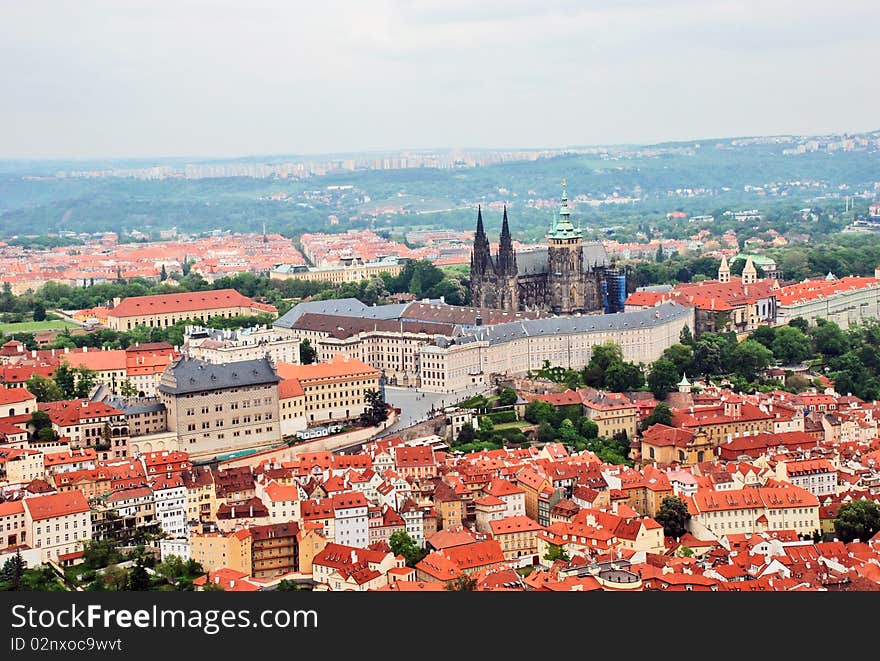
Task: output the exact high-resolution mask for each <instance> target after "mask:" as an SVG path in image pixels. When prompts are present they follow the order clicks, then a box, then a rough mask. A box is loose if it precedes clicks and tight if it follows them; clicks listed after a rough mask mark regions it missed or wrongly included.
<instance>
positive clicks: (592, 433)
mask: <svg viewBox="0 0 880 661" xmlns="http://www.w3.org/2000/svg"><path fill="white" fill-rule="evenodd" d="M580 431H581V436H583V437H584V438H586V439H588V440H589V439H593V438H599V425H597V424H596V423H595V422H594V421H593V420H590V419H589V418H588V417H586V416H584V417H583V418H581V424H580Z"/></svg>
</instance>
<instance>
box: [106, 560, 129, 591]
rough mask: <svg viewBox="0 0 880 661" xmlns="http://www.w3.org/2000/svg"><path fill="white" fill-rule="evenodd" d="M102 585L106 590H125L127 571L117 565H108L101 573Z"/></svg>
mask: <svg viewBox="0 0 880 661" xmlns="http://www.w3.org/2000/svg"><path fill="white" fill-rule="evenodd" d="M102 579H103V581H104V585H105V586H106V587H107V589H108V590H114V591H117V592H118V591H120V590H125V588H126V587H127V586H128V572H127V571H126V570H125V569H124V568H122V567H120V566H119V565H110V566H109V567H107V569H105V570H104V573H103V574H102Z"/></svg>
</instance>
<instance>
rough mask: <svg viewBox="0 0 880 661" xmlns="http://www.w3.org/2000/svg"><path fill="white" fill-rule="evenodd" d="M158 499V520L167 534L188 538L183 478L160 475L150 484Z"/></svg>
mask: <svg viewBox="0 0 880 661" xmlns="http://www.w3.org/2000/svg"><path fill="white" fill-rule="evenodd" d="M150 486H152V488H153V494H154V496H155V499H156V520H157V521H158V522H159V527H160V528H161V529H162V532H164V533H165V534H166V535H168V536H170V537H176V538H186V537H187V536H188V534H189V531H188V528H187V525H186V486H185V485H184V483H183V478H181V477H180V476H178V475H175V476H173V477H160V478H157V479H156V480H154V481H153V482H152V484H151V485H150Z"/></svg>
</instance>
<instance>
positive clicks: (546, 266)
mask: <svg viewBox="0 0 880 661" xmlns="http://www.w3.org/2000/svg"><path fill="white" fill-rule="evenodd" d="M625 290H626V281H625V277H624V275H623V274H622V273H619V272H618V271H617V269H614V268H613V267H612V266H610V265H609V261H608V255H607V253H606V252H605V247H604V246H603V245H602V244H601V243H598V242H588V243H584V239H583V232H582V231H581V229H580V228H579V227H575V226H574V225H573V224H572V222H571V211H570V209H569V207H568V194H567V192H566V189H565V182H563V184H562V205H561V206H560V209H559V215H558V217H556V218H554V220H553V225H552V227H551V228H550V232H549V233H548V234H547V248H543V249H538V250H533V251H529V252H522V253H519V254H517V253H516V252H515V251H514V250H513V242H512V240H511V238H510V227H509V226H508V221H507V208H506V207H505V209H504V218H503V221H502V225H501V240H500V243H499V247H498V254H497V255H492V254H491V252H490V250H489V239H488V237H487V236H486V231H485V229H484V228H483V213H482V209H479V210H478V211H477V232H476V235H475V237H474V248H473V252H472V254H471V272H470V296H471V305H473V306H475V307H480V308H498V309H501V310H510V311H519V310H542V311H546V312H551V313H553V314H577V313H582V312H593V311H605V312H619V311H620V310H622V309H623V304H624V300H625V298H626V291H625Z"/></svg>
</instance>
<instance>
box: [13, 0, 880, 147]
mask: <svg viewBox="0 0 880 661" xmlns="http://www.w3.org/2000/svg"><path fill="white" fill-rule="evenodd" d="M849 4H850V6H849V7H847V8H846V9H845V10H843V9H841V8H840V7H839V6H836V5H832V4H831V3H827V2H822V1H817V2H811V3H809V5H810V6H809V8H808V9H809V11H807V10H804V11H799V12H798V14H797V15H793V14H792V12H791V7H790V5H789V3H785V2H772V3H761V4H758V3H745V4H744V5H739V6H733V5H732V4H730V3H727V2H712V3H693V2H691V1H690V0H680V1H676V2H672V3H663V4H662V5H660V4H659V3H654V2H628V3H625V4H622V5H620V4H617V5H616V6H614V7H612V8H605V7H601V6H600V5H599V4H598V3H573V2H566V1H558V2H551V3H540V4H537V3H532V2H517V3H515V4H513V5H510V4H509V3H495V2H490V3H480V6H479V7H470V6H469V5H468V4H467V3H458V2H453V3H448V2H446V3H442V4H441V3H436V2H425V3H419V4H418V5H408V4H403V3H397V2H384V3H379V4H372V3H371V5H370V6H369V7H368V8H364V7H360V6H358V5H355V4H352V3H346V2H342V1H339V2H333V3H329V4H327V5H326V6H324V7H322V8H315V7H309V8H308V10H305V8H304V7H303V6H301V5H296V4H295V3H294V4H293V5H287V4H285V5H283V6H282V5H279V4H276V3H272V2H266V3H263V4H261V5H260V6H257V7H252V6H248V7H246V8H245V7H239V6H237V4H236V3H231V2H224V3H217V2H211V3H208V2H201V1H199V0H190V1H189V2H186V3H175V4H174V5H173V6H172V5H170V4H165V5H162V4H160V5H159V6H158V7H155V6H154V5H153V4H150V5H149V6H147V5H140V6H139V5H137V4H126V5H125V6H122V7H119V6H117V5H116V4H111V3H106V2H102V1H100V0H94V1H91V2H88V3H80V4H78V5H77V8H76V10H75V12H74V11H72V10H69V9H67V8H66V7H65V6H64V5H62V4H58V5H56V7H55V9H54V10H53V12H52V13H51V15H49V16H46V15H45V14H46V11H45V8H43V7H41V8H36V9H34V8H32V7H25V6H14V5H9V6H6V7H3V8H2V9H0V16H2V17H3V21H2V22H3V25H4V26H6V31H5V34H4V38H3V39H2V40H0V43H2V45H0V55H2V58H0V61H3V62H5V63H6V64H5V66H2V65H0V80H3V82H4V84H5V86H6V88H7V89H10V90H13V91H14V93H13V94H11V95H10V96H11V98H10V102H9V103H8V104H5V105H4V107H3V108H2V109H0V126H3V127H4V130H3V134H4V135H3V141H2V143H3V145H4V148H3V151H2V153H0V158H16V159H17V158H35V159H38V158H58V159H64V158H78V159H89V158H126V157H127V158H159V157H164V158H170V157H177V156H182V157H193V156H199V157H204V158H230V157H234V156H237V155H238V156H240V155H257V154H279V153H296V154H310V155H311V154H328V153H340V152H348V153H352V152H357V153H362V152H382V151H397V150H403V149H412V150H421V149H429V148H433V149H438V147H437V146H436V145H449V147H444V148H449V149H457V148H458V149H478V148H482V149H513V148H516V147H515V146H516V145H536V146H537V145H613V144H654V143H658V142H667V141H674V140H688V139H690V140H695V139H701V138H703V139H711V137H712V136H716V137H719V138H721V137H725V136H747V135H749V136H751V135H776V134H795V135H803V134H829V133H842V132H861V131H867V130H872V129H875V128H876V126H874V125H872V124H875V120H874V119H873V117H872V112H871V110H872V108H874V107H876V106H877V102H878V100H880V92H878V91H877V90H876V88H875V87H873V86H871V85H869V84H866V83H865V81H864V80H862V77H861V75H860V72H861V70H862V69H861V68H860V66H859V65H860V64H862V63H864V62H867V61H869V60H871V59H876V58H877V56H880V46H878V44H877V42H876V40H875V39H873V38H872V37H873V35H872V34H871V26H872V25H873V24H875V21H872V20H871V19H872V18H874V19H876V18H877V14H878V9H877V8H876V6H875V5H874V3H870V2H854V3H849ZM801 8H802V7H801ZM71 26H73V28H74V29H71ZM841 94H844V96H843V97H842V96H841ZM521 148H522V147H521Z"/></svg>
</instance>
